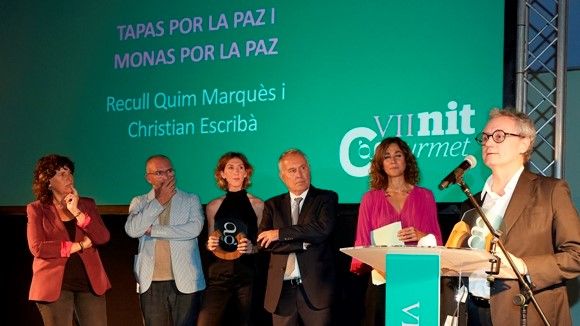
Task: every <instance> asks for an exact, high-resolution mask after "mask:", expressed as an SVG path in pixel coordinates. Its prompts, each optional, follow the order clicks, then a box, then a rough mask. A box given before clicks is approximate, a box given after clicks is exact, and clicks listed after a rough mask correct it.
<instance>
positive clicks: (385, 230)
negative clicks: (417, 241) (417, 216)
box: [371, 221, 405, 246]
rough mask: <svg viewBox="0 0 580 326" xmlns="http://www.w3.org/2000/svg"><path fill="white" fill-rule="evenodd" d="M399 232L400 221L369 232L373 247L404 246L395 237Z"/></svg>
mask: <svg viewBox="0 0 580 326" xmlns="http://www.w3.org/2000/svg"><path fill="white" fill-rule="evenodd" d="M399 230H401V221H397V222H393V223H391V224H387V225H385V226H381V227H380V228H377V229H374V230H372V231H371V243H372V244H373V246H404V245H405V243H404V242H403V241H401V240H399V238H398V237H397V232H399Z"/></svg>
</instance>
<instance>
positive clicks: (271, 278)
mask: <svg viewBox="0 0 580 326" xmlns="http://www.w3.org/2000/svg"><path fill="white" fill-rule="evenodd" d="M337 210H338V195H337V194H336V193H335V192H333V191H328V190H321V189H318V188H315V187H313V186H310V190H309V191H308V194H307V195H306V198H305V199H304V204H303V205H302V210H301V211H300V216H299V218H298V223H297V224H296V225H292V217H291V208H290V194H289V193H285V194H282V195H278V196H276V197H273V198H271V199H269V200H267V201H266V202H265V203H264V213H263V217H262V222H261V223H260V228H259V231H258V232H262V231H266V230H271V229H279V232H280V233H279V241H276V242H274V243H273V244H272V245H271V246H270V249H269V250H270V252H271V255H270V264H269V267H268V281H267V287H266V295H265V300H264V307H265V308H266V310H267V311H269V312H271V313H273V312H274V311H275V310H276V307H277V306H278V300H279V299H280V292H281V291H282V281H283V280H284V271H285V269H286V261H287V260H288V254H289V253H291V252H294V253H296V259H297V261H298V266H299V267H300V274H301V276H302V282H303V287H304V290H305V291H306V295H307V296H308V299H309V300H310V302H311V303H312V305H313V306H314V307H316V308H317V309H323V308H327V307H329V306H330V303H331V301H332V295H333V291H334V282H335V270H334V255H335V253H334V252H333V251H332V246H331V244H330V234H331V233H332V230H333V228H334V225H335V219H336V213H337ZM305 242H306V243H309V244H310V246H308V248H307V249H306V250H304V249H303V243H305Z"/></svg>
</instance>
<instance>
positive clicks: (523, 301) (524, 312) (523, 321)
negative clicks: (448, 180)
mask: <svg viewBox="0 0 580 326" xmlns="http://www.w3.org/2000/svg"><path fill="white" fill-rule="evenodd" d="M456 183H457V184H458V185H459V186H460V187H461V190H463V192H464V193H465V195H466V196H467V198H469V201H470V202H471V204H472V205H473V207H475V209H476V210H477V212H478V213H479V216H481V219H482V220H483V222H484V223H485V225H486V226H487V228H488V229H489V233H491V235H492V236H493V240H492V246H491V253H492V254H493V255H494V256H495V247H496V246H498V247H499V248H500V249H501V251H502V252H503V254H504V256H505V257H506V258H507V260H508V262H509V265H510V266H511V268H512V269H513V270H514V272H515V274H516V277H517V279H518V282H519V283H520V294H518V295H516V296H515V297H514V300H513V302H514V304H515V305H518V306H520V325H521V326H526V325H527V324H528V304H529V302H530V301H532V304H533V305H534V307H536V309H537V311H538V313H539V315H540V317H541V318H542V321H543V322H544V325H547V326H550V322H548V319H546V315H545V314H544V312H543V311H542V308H540V305H539V304H538V301H536V298H535V297H534V293H533V291H532V288H531V287H530V285H529V283H528V281H527V280H526V279H525V278H524V276H523V275H522V274H521V273H520V271H519V270H518V268H517V267H516V264H515V263H514V261H513V260H512V258H511V257H510V255H509V254H508V251H507V249H506V248H505V246H504V244H503V242H502V241H501V240H500V239H499V237H500V235H501V233H500V232H499V231H496V230H495V229H494V227H493V226H492V225H491V223H490V222H489V220H488V219H487V216H486V215H485V213H484V212H483V210H482V209H481V206H480V205H479V204H478V203H477V201H476V200H475V198H473V194H472V193H471V190H470V189H469V187H468V186H467V184H466V183H465V181H463V176H459V177H458V178H457V180H456ZM490 263H491V272H490V274H497V273H499V266H500V263H501V262H500V259H499V258H498V257H497V256H495V259H490ZM494 265H495V266H494ZM492 279H493V278H492Z"/></svg>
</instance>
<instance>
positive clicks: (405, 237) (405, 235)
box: [397, 226, 427, 242]
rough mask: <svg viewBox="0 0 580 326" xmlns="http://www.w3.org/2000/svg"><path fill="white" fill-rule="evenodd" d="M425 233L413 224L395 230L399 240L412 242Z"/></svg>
mask: <svg viewBox="0 0 580 326" xmlns="http://www.w3.org/2000/svg"><path fill="white" fill-rule="evenodd" d="M426 235H427V233H425V232H423V231H420V230H417V229H416V228H415V227H414V226H410V227H408V228H404V229H401V230H400V231H399V232H397V236H398V237H399V240H401V241H403V242H413V241H415V242H416V241H419V239H421V238H422V237H424V236H426Z"/></svg>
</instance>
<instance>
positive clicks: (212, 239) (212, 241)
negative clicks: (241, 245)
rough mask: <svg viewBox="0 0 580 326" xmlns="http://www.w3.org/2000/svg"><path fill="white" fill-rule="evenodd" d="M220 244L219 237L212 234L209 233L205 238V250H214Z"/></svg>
mask: <svg viewBox="0 0 580 326" xmlns="http://www.w3.org/2000/svg"><path fill="white" fill-rule="evenodd" d="M219 244H220V238H219V237H216V236H214V235H210V236H209V237H208V239H207V250H209V251H214V250H216V249H217V247H218V246H219Z"/></svg>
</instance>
